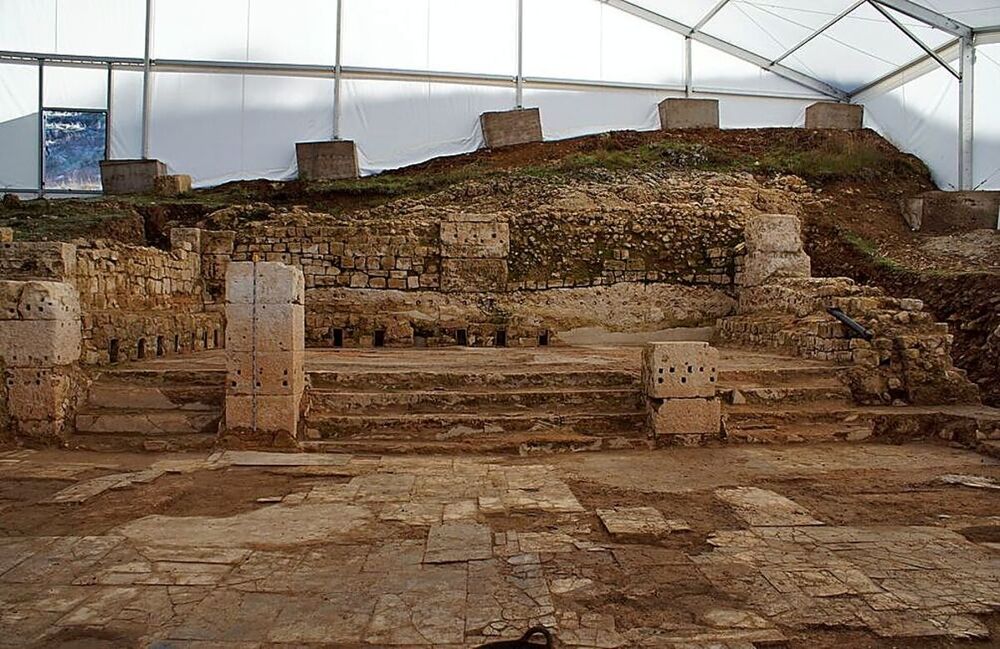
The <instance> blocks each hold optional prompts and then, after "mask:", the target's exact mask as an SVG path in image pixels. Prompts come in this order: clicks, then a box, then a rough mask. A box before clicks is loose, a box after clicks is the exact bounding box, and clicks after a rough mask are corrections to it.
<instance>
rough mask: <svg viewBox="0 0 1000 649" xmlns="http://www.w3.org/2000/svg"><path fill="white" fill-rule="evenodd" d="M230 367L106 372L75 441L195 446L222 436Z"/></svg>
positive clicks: (128, 446) (83, 411)
mask: <svg viewBox="0 0 1000 649" xmlns="http://www.w3.org/2000/svg"><path fill="white" fill-rule="evenodd" d="M224 385H225V372H219V371H196V372H186V371H171V372H154V371H144V370H127V369H119V370H114V371H107V372H102V373H101V374H99V375H98V376H97V377H96V379H95V380H94V382H93V383H92V384H91V386H90V389H89V391H88V394H87V398H86V401H85V402H84V403H83V404H82V406H81V407H80V409H79V411H78V412H77V415H76V433H75V434H74V435H73V437H72V438H71V440H70V444H71V446H73V447H75V448H79V449H86V450H145V451H165V450H171V451H176V450H191V449H203V448H210V447H211V446H212V445H213V444H214V443H215V440H216V437H217V435H218V429H219V422H220V420H221V419H222V413H223V403H224V399H225V388H224Z"/></svg>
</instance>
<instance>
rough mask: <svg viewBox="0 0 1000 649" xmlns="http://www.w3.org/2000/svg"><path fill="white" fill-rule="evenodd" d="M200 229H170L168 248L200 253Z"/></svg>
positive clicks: (201, 232) (201, 233)
mask: <svg viewBox="0 0 1000 649" xmlns="http://www.w3.org/2000/svg"><path fill="white" fill-rule="evenodd" d="M203 234H205V232H204V231H203V230H202V229H201V228H170V248H171V249H172V250H187V251H188V252H196V253H201V238H202V235H203Z"/></svg>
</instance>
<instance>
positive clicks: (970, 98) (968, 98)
mask: <svg viewBox="0 0 1000 649" xmlns="http://www.w3.org/2000/svg"><path fill="white" fill-rule="evenodd" d="M959 56H960V58H961V71H962V75H961V78H960V79H959V81H958V93H959V101H958V105H959V127H958V137H959V145H958V188H959V189H961V190H970V189H972V183H973V151H972V150H973V133H974V130H975V120H974V114H975V87H976V76H975V61H976V50H975V45H974V43H973V40H972V38H962V40H961V45H960V55H959Z"/></svg>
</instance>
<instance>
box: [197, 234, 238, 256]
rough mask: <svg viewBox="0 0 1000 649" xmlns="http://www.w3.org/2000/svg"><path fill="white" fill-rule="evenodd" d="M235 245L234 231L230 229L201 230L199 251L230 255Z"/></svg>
mask: <svg viewBox="0 0 1000 649" xmlns="http://www.w3.org/2000/svg"><path fill="white" fill-rule="evenodd" d="M235 246H236V233H235V232H233V231H232V230H215V231H212V230H203V231H202V233H201V251H202V253H203V254H206V255H232V254H233V249H234V248H235Z"/></svg>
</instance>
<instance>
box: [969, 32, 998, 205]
mask: <svg viewBox="0 0 1000 649" xmlns="http://www.w3.org/2000/svg"><path fill="white" fill-rule="evenodd" d="M975 100H976V101H975V107H976V121H975V129H976V137H975V139H974V144H975V146H974V147H973V166H974V173H973V183H972V186H973V187H974V188H976V189H997V190H1000V110H997V107H998V106H1000V43H992V44H989V45H980V46H979V47H977V48H976V97H975Z"/></svg>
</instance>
